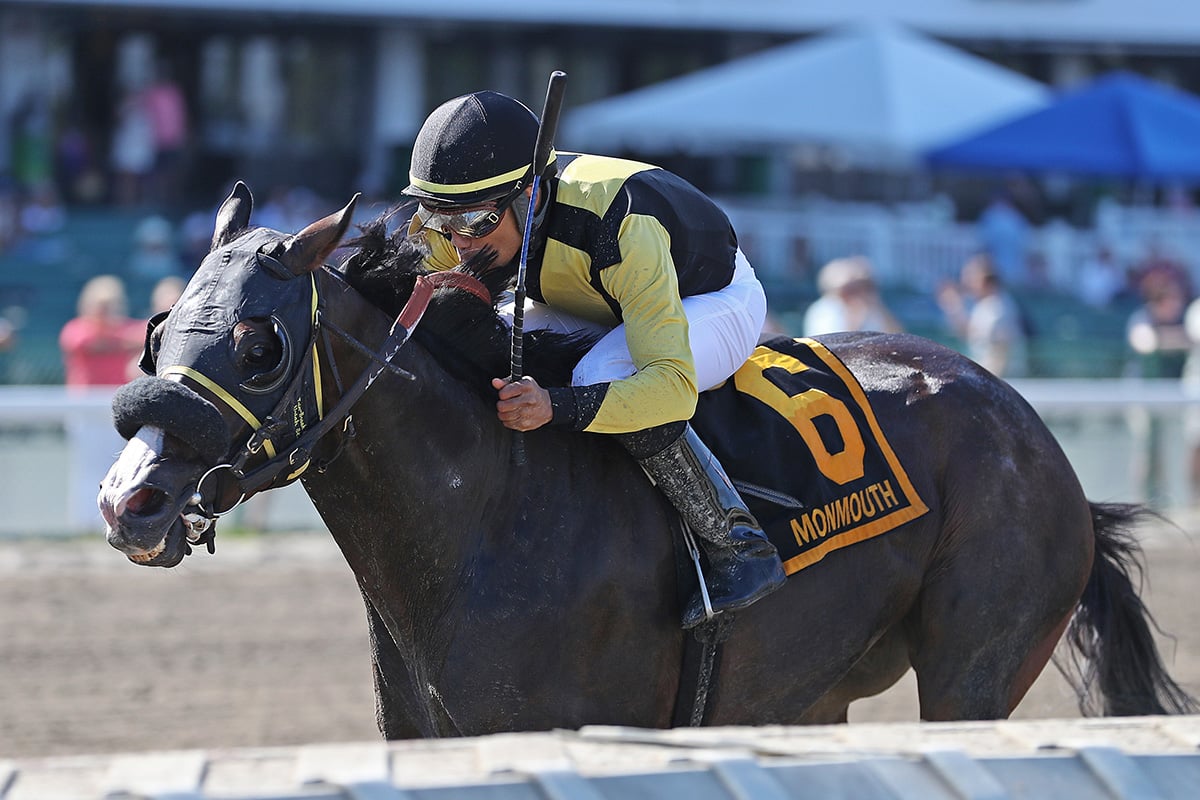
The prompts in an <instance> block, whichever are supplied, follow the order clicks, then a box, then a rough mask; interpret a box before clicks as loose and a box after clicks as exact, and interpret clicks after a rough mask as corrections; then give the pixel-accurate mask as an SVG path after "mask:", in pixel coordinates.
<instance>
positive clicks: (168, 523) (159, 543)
mask: <svg viewBox="0 0 1200 800" xmlns="http://www.w3.org/2000/svg"><path fill="white" fill-rule="evenodd" d="M173 506H174V503H172V502H171V496H170V495H169V494H168V493H167V492H165V491H162V490H161V489H158V488H155V487H151V486H142V487H141V488H139V489H138V490H137V491H134V492H132V493H131V494H129V495H127V496H126V497H124V498H123V499H121V500H120V501H119V502H117V503H116V505H115V506H106V505H105V504H104V503H101V513H102V515H103V516H104V518H105V522H106V523H107V525H108V530H107V534H106V538H107V539H108V543H109V544H110V545H112V546H113V547H114V548H116V549H117V550H120V551H121V552H122V553H124V554H125V557H126V558H128V559H129V560H130V561H132V562H133V563H135V564H140V565H143V566H150V567H174V566H175V565H177V564H178V563H179V562H180V561H182V560H183V558H184V556H186V555H187V551H188V547H187V537H186V534H185V526H184V521H183V518H182V516H181V509H178V508H174V507H173ZM155 531H162V533H161V535H160V536H159V537H158V539H154V538H153V536H154V533H155Z"/></svg>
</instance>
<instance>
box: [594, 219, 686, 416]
mask: <svg viewBox="0 0 1200 800" xmlns="http://www.w3.org/2000/svg"><path fill="white" fill-rule="evenodd" d="M620 243H621V261H620V262H619V263H617V264H613V265H612V266H610V267H606V268H605V269H603V270H601V271H600V281H601V284H602V285H603V286H604V289H605V291H607V292H608V293H609V294H610V295H611V296H612V297H613V298H614V299H615V300H616V301H617V302H618V303H619V304H620V306H621V316H622V319H623V321H624V324H625V341H626V343H627V344H628V346H629V352H630V354H631V355H632V356H633V363H634V365H635V366H636V367H637V372H636V373H635V374H634V375H632V376H630V377H628V378H625V379H623V380H618V381H613V382H612V383H611V384H609V387H608V391H607V393H606V394H605V396H604V401H603V402H602V403H601V405H600V409H599V411H597V413H596V416H595V418H594V419H593V420H592V421H591V422H590V423H589V424H588V426H587V427H586V428H585V429H584V430H587V431H592V432H594V433H629V432H631V431H639V430H643V429H645V428H650V427H654V426H656V425H662V424H664V423H667V422H677V421H679V420H685V419H691V418H692V415H693V414H694V413H695V412H696V400H697V390H696V365H695V361H694V359H693V356H692V350H691V345H690V343H689V340H688V322H687V317H685V316H684V313H683V301H682V300H681V299H680V297H679V281H678V279H677V277H676V275H675V265H674V263H673V262H672V260H671V252H670V236H669V234H668V233H667V232H666V230H664V229H663V227H662V225H661V224H660V223H659V222H658V221H657V220H656V219H654V218H653V217H649V216H641V215H631V216H629V217H627V218H626V219H625V220H624V222H623V223H622V224H621V231H620Z"/></svg>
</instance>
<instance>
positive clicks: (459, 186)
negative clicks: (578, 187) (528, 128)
mask: <svg viewBox="0 0 1200 800" xmlns="http://www.w3.org/2000/svg"><path fill="white" fill-rule="evenodd" d="M557 157H558V154H557V153H556V152H555V151H554V150H551V151H550V159H549V160H548V161H547V162H546V163H547V164H553V163H554V160H555V159H556V158H557ZM527 172H529V165H528V164H526V165H525V166H523V167H518V168H517V169H514V170H512V171H510V172H506V173H504V174H503V175H496V176H494V177H491V178H484V179H482V180H478V181H473V182H471V183H434V182H433V181H426V180H422V179H421V178H418V177H417V176H416V175H413V174H412V172H409V174H408V180H409V183H411V184H412V185H413V186H416V187H417V188H418V189H424V190H425V191H427V192H430V193H433V194H467V193H468V192H477V191H479V190H480V189H491V188H492V187H494V186H503V185H504V184H506V183H511V182H512V181H515V180H517V179H518V178H520V177H522V176H523V175H525V173H527Z"/></svg>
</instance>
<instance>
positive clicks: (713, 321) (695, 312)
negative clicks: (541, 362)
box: [501, 250, 767, 392]
mask: <svg viewBox="0 0 1200 800" xmlns="http://www.w3.org/2000/svg"><path fill="white" fill-rule="evenodd" d="M501 312H502V313H503V314H504V315H505V316H506V317H507V318H508V319H509V320H510V321H511V319H512V304H511V301H510V302H509V304H508V306H507V308H502V309H501ZM683 313H684V316H686V317H687V321H688V339H689V341H690V343H691V347H692V358H693V360H694V361H695V363H696V384H697V389H698V390H699V391H702V392H703V391H705V390H707V389H711V388H713V387H714V386H717V385H719V384H720V383H721V382H722V381H725V380H727V379H728V378H729V376H730V375H732V374H733V373H734V372H735V371H737V369H738V368H739V367H741V366H742V364H744V363H746V359H747V358H749V357H750V354H751V353H752V352H754V348H755V347H756V346H757V345H758V337H759V336H760V335H761V334H762V329H763V324H764V323H765V322H766V317H767V296H766V293H765V292H764V291H763V287H762V284H761V283H759V281H758V277H757V276H755V274H754V268H753V267H752V266H750V262H749V261H747V260H746V256H745V255H743V254H742V252H741V251H740V250H739V251H738V253H737V258H736V261H735V262H734V272H733V279H732V280H731V281H730V282H729V285H728V286H726V287H724V288H722V289H718V290H717V291H715V292H709V293H707V294H698V295H693V296H691V297H685V298H683ZM525 328H526V329H527V330H553V331H558V332H560V333H574V332H578V331H585V330H587V331H595V332H598V333H604V336H603V337H602V338H601V339H600V340H599V341H598V342H596V344H595V345H594V346H593V347H592V349H591V350H589V351H588V353H587V355H585V356H584V357H583V358H582V359H580V361H579V363H578V364H577V365H576V366H575V371H574V373H573V374H572V376H571V384H572V385H574V386H588V385H590V384H594V383H610V382H612V381H618V380H621V379H623V378H628V377H630V376H631V375H633V374H634V373H635V372H637V367H636V366H634V363H633V356H631V355H630V354H629V345H628V344H627V343H626V341H625V326H624V325H617V326H616V327H611V326H607V325H602V324H599V323H596V322H589V321H588V320H584V319H580V318H579V317H576V316H574V315H573V314H568V313H566V312H564V311H561V310H559V309H555V308H551V307H550V306H547V305H545V304H543V303H535V302H533V301H527V302H526V305H525Z"/></svg>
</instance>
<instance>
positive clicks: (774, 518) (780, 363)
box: [692, 338, 928, 575]
mask: <svg viewBox="0 0 1200 800" xmlns="http://www.w3.org/2000/svg"><path fill="white" fill-rule="evenodd" d="M692 425H693V427H695V429H696V431H697V432H698V433H699V434H700V436H701V438H702V439H703V440H704V441H705V442H706V443H707V444H708V445H709V447H711V448H712V449H713V451H714V452H715V453H716V454H717V455H718V457H719V458H720V459H721V463H722V464H723V465H724V467H725V470H726V472H728V473H729V475H730V476H731V477H732V478H733V479H734V480H735V481H738V482H739V483H740V482H745V483H748V484H754V485H756V486H759V487H762V488H764V489H769V490H774V491H775V492H781V493H784V494H786V495H790V496H791V497H793V498H796V499H798V500H800V501H801V503H802V504H803V508H788V507H785V506H781V505H779V504H777V503H774V502H771V501H766V500H762V499H760V498H756V497H753V496H747V493H745V492H743V496H744V498H745V500H746V503H747V505H748V506H749V507H750V510H751V511H753V512H754V514H755V516H756V517H757V518H758V521H759V522H760V523H761V524H762V525H763V528H764V530H765V531H766V533H767V535H768V536H769V537H770V539H771V541H772V542H773V543H774V544H775V546H776V547H777V548H778V550H779V555H780V558H782V559H783V564H784V568H785V569H786V570H787V573H788V574H789V575H790V574H793V573H795V572H798V571H800V570H801V569H804V568H805V567H807V566H809V565H811V564H815V563H817V562H818V561H820V560H821V559H822V558H824V557H825V556H826V555H828V554H829V553H831V552H833V551H834V550H838V549H841V548H843V547H847V546H849V545H852V544H855V543H857V542H861V541H864V540H866V539H870V538H872V537H875V536H879V535H880V534H883V533H887V532H888V531H891V530H893V529H895V528H896V527H897V526H899V525H902V524H904V523H905V522H908V521H910V520H913V519H916V518H917V517H919V516H921V515H922V514H924V513H925V512H926V511H928V508H927V507H926V505H925V503H924V502H922V500H921V498H920V497H918V496H917V492H916V490H915V489H914V488H913V485H912V483H911V482H910V481H909V478H908V475H907V473H905V471H904V467H903V466H902V465H901V464H900V462H899V460H898V459H897V458H896V454H895V453H894V452H893V451H892V448H891V446H890V445H889V444H888V442H887V439H886V438H885V437H884V434H883V431H882V430H881V429H880V427H879V423H878V422H877V421H876V419H875V414H874V413H873V412H872V411H871V406H870V403H869V402H868V400H867V397H866V394H865V393H864V392H863V390H862V387H861V386H859V384H858V382H857V381H856V380H855V379H854V377H853V376H852V375H851V374H850V372H849V370H847V369H846V367H845V365H844V364H842V362H841V361H839V360H838V358H837V357H836V356H834V355H833V353H831V352H829V350H827V349H826V348H825V347H824V346H823V345H821V344H820V343H818V342H816V341H813V340H812V339H788V338H778V339H772V340H770V341H769V342H765V343H764V344H762V345H760V346H759V347H758V348H757V349H756V350H755V351H754V354H753V355H752V356H751V357H750V359H749V360H748V361H747V362H746V364H745V365H744V366H743V367H742V368H741V369H739V370H738V371H737V372H736V373H734V375H733V377H732V378H731V379H730V380H728V381H726V382H725V383H724V384H722V385H721V386H718V387H717V388H715V389H712V390H711V391H708V392H705V393H703V394H702V395H701V397H700V408H699V410H698V412H697V414H696V416H695V417H694V418H693V420H692Z"/></svg>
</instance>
